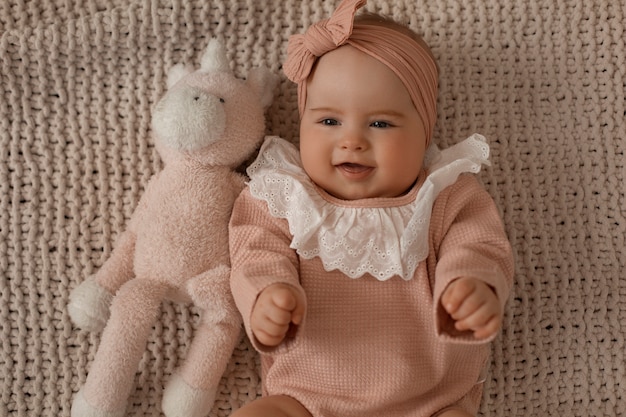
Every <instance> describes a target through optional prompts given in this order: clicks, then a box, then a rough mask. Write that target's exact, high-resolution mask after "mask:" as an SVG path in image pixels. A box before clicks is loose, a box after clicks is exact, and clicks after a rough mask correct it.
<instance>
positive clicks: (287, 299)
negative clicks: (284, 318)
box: [272, 286, 298, 312]
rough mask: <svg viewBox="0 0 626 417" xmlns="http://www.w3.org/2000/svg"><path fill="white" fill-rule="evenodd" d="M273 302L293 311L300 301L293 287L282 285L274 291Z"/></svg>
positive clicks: (279, 306) (283, 308)
mask: <svg viewBox="0 0 626 417" xmlns="http://www.w3.org/2000/svg"><path fill="white" fill-rule="evenodd" d="M272 303H273V304H274V305H275V306H276V307H278V308H280V309H281V310H284V311H288V312H291V311H293V310H294V309H295V308H296V307H297V304H298V301H297V299H296V297H295V295H294V294H293V290H292V289H291V288H289V287H286V286H280V287H278V288H276V289H275V290H274V291H273V293H272Z"/></svg>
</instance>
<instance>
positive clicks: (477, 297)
mask: <svg viewBox="0 0 626 417" xmlns="http://www.w3.org/2000/svg"><path fill="white" fill-rule="evenodd" d="M441 304H442V305H443V308H444V309H445V310H446V311H447V312H448V314H450V316H451V317H452V318H453V319H454V320H455V321H456V323H455V325H454V327H456V329H457V330H461V331H463V330H471V331H473V332H474V337H475V338H476V339H484V338H487V337H490V336H492V335H494V334H495V333H496V332H497V331H498V330H499V329H500V325H501V324H502V307H501V305H500V301H499V300H498V297H497V296H496V294H495V292H494V291H493V289H492V288H491V287H489V286H488V285H487V284H485V283H484V282H482V281H480V280H477V279H475V278H459V279H457V280H456V281H453V282H452V283H451V284H450V285H449V286H448V288H446V290H445V291H444V293H443V295H442V296H441Z"/></svg>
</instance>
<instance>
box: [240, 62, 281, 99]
mask: <svg viewBox="0 0 626 417" xmlns="http://www.w3.org/2000/svg"><path fill="white" fill-rule="evenodd" d="M246 84H247V85H248V86H249V87H250V89H252V91H254V92H255V93H256V94H257V96H259V98H260V100H261V104H262V105H263V108H264V109H267V108H268V107H269V106H270V105H271V104H272V101H273V100H274V90H275V89H276V86H277V85H278V75H276V74H274V73H273V72H272V71H270V70H269V69H268V68H265V67H258V68H252V69H251V70H250V72H249V73H248V77H247V80H246Z"/></svg>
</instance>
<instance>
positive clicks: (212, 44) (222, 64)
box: [200, 38, 232, 72]
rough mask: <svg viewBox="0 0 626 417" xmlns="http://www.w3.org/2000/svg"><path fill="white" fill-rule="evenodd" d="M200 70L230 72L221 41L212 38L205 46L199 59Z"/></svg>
mask: <svg viewBox="0 0 626 417" xmlns="http://www.w3.org/2000/svg"><path fill="white" fill-rule="evenodd" d="M200 70H201V71H204V72H211V71H215V72H232V71H231V69H230V65H229V63H228V58H227V57H226V48H224V45H222V43H221V42H220V41H219V40H217V39H215V38H212V39H211V40H209V44H208V45H207V47H206V52H205V53H204V55H202V60H201V61H200Z"/></svg>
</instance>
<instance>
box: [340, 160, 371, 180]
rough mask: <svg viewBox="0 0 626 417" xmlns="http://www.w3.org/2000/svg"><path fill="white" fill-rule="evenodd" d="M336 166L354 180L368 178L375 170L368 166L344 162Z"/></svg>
mask: <svg viewBox="0 0 626 417" xmlns="http://www.w3.org/2000/svg"><path fill="white" fill-rule="evenodd" d="M335 166H336V167H337V169H339V170H340V171H341V172H343V173H344V174H346V175H348V176H349V177H353V178H357V177H363V176H366V175H367V174H369V173H370V172H371V171H372V170H373V169H374V168H373V167H370V166H367V165H361V164H355V163H352V162H343V163H341V164H337V165H335Z"/></svg>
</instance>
